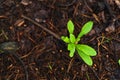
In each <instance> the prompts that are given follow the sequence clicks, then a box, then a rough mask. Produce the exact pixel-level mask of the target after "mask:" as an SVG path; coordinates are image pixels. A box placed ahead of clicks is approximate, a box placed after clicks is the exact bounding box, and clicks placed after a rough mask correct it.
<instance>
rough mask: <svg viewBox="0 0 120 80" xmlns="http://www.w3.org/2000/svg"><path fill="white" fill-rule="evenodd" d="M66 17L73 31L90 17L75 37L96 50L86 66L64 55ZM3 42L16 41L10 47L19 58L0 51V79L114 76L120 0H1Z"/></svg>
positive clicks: (119, 50)
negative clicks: (85, 30) (85, 29)
mask: <svg viewBox="0 0 120 80" xmlns="http://www.w3.org/2000/svg"><path fill="white" fill-rule="evenodd" d="M70 19H71V20H72V21H73V23H74V25H75V32H74V33H75V35H77V34H78V33H79V32H80V30H81V28H82V26H83V25H84V24H85V23H86V22H88V21H93V22H94V25H93V29H92V30H91V32H90V33H89V34H87V35H85V36H84V37H82V39H81V41H80V42H79V43H83V44H87V45H89V46H91V47H93V48H94V49H95V50H96V51H97V55H96V56H94V57H92V59H93V63H94V64H93V66H91V67H90V66H88V65H86V64H85V63H84V62H83V60H82V59H81V58H80V57H79V55H77V54H75V56H74V57H73V58H70V57H69V51H67V49H66V45H65V43H64V42H62V41H61V40H60V37H61V36H63V35H68V31H67V22H68V20H70ZM46 29H47V30H46ZM51 32H52V33H51ZM56 35H57V36H56ZM5 42H6V43H7V42H15V43H17V44H18V45H19V49H18V50H17V51H15V52H13V54H16V55H18V56H17V57H18V58H19V59H17V57H16V56H15V55H12V54H11V53H7V54H6V53H5V52H4V54H2V53H1V54H0V80H120V65H119V64H118V60H119V59H120V0H1V1H0V43H1V44H2V43H5ZM13 45H15V47H16V44H13ZM2 46H3V45H2ZM15 47H14V48H15ZM16 48H17V47H16ZM21 62H23V63H21ZM26 70H27V71H26Z"/></svg>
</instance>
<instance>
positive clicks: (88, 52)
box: [76, 44, 97, 66]
mask: <svg viewBox="0 0 120 80" xmlns="http://www.w3.org/2000/svg"><path fill="white" fill-rule="evenodd" d="M76 49H77V52H78V54H79V56H80V57H81V58H82V60H83V61H84V62H85V63H86V64H87V65H89V66H92V64H93V61H92V59H91V57H90V56H96V55H97V52H96V51H95V50H94V49H93V48H92V47H90V46H88V45H84V44H77V45H76Z"/></svg>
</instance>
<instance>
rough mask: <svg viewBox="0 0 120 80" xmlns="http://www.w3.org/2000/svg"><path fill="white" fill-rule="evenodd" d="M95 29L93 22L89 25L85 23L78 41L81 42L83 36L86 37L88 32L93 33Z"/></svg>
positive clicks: (89, 22)
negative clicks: (93, 28) (92, 30)
mask: <svg viewBox="0 0 120 80" xmlns="http://www.w3.org/2000/svg"><path fill="white" fill-rule="evenodd" d="M92 27H93V22H92V21H88V22H87V23H85V24H84V25H83V27H82V29H81V32H80V33H79V35H78V37H77V38H78V40H80V38H81V37H82V36H83V35H86V34H87V33H88V32H90V31H91V29H92Z"/></svg>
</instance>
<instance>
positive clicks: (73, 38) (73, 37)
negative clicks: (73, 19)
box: [70, 34, 76, 43]
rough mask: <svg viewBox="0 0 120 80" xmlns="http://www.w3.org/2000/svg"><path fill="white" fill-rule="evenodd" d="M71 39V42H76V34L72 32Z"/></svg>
mask: <svg viewBox="0 0 120 80" xmlns="http://www.w3.org/2000/svg"><path fill="white" fill-rule="evenodd" d="M70 41H71V43H75V41H76V39H75V36H74V35H73V34H70Z"/></svg>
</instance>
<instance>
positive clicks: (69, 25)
mask: <svg viewBox="0 0 120 80" xmlns="http://www.w3.org/2000/svg"><path fill="white" fill-rule="evenodd" d="M67 29H68V31H69V33H70V34H72V33H73V31H74V24H73V22H72V21H71V20H69V21H68V23H67Z"/></svg>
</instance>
